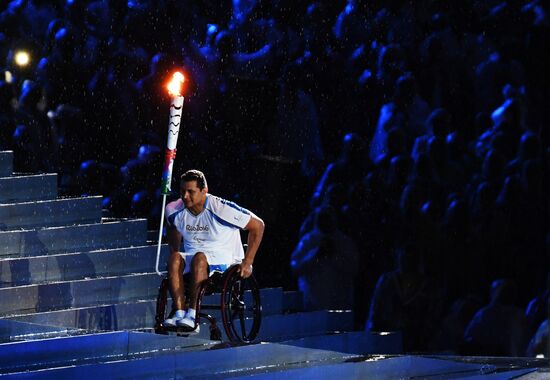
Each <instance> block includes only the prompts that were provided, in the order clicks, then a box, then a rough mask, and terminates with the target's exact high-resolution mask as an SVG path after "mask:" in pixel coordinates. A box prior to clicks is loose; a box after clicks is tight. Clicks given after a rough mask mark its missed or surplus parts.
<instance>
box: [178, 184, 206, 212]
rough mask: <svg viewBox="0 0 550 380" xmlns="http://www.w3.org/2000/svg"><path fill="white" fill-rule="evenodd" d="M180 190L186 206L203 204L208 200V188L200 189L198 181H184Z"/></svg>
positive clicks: (192, 206) (191, 206)
mask: <svg viewBox="0 0 550 380" xmlns="http://www.w3.org/2000/svg"><path fill="white" fill-rule="evenodd" d="M180 192H181V199H183V203H184V204H185V207H186V208H194V207H196V206H197V205H202V204H204V201H205V200H206V193H207V189H206V188H204V189H202V190H201V189H199V188H198V186H197V181H189V182H182V183H181V187H180Z"/></svg>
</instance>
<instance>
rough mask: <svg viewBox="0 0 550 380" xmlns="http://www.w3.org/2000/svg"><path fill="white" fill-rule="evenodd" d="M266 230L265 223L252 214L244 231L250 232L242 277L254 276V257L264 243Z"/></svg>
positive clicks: (242, 265)
mask: <svg viewBox="0 0 550 380" xmlns="http://www.w3.org/2000/svg"><path fill="white" fill-rule="evenodd" d="M264 228H265V224H264V221H263V220H261V219H260V218H258V217H257V216H256V215H254V214H252V213H251V218H250V220H249V221H248V223H247V224H246V226H245V227H244V229H245V230H247V231H248V241H247V243H248V247H247V249H246V252H245V254H244V260H243V262H242V263H241V268H240V271H241V276H242V277H243V278H247V277H250V275H251V274H252V263H253V262H254V257H255V256H256V252H258V247H259V246H260V243H261V241H262V237H263V235H264Z"/></svg>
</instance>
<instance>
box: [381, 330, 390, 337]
mask: <svg viewBox="0 0 550 380" xmlns="http://www.w3.org/2000/svg"><path fill="white" fill-rule="evenodd" d="M379 334H380V335H382V336H384V335H390V334H391V332H387V331H381V332H380V333H379Z"/></svg>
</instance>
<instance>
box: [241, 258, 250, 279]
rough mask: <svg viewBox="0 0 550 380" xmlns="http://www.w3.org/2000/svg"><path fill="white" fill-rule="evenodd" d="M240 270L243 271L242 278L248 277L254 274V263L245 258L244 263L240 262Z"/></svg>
mask: <svg viewBox="0 0 550 380" xmlns="http://www.w3.org/2000/svg"><path fill="white" fill-rule="evenodd" d="M239 266H240V268H239V272H240V273H241V277H242V278H248V277H250V275H251V274H252V263H249V262H248V261H246V260H243V261H242V263H240V264H239Z"/></svg>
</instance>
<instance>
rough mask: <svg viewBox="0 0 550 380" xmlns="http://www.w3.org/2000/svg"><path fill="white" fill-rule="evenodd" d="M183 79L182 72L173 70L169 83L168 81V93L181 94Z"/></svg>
mask: <svg viewBox="0 0 550 380" xmlns="http://www.w3.org/2000/svg"><path fill="white" fill-rule="evenodd" d="M184 81H185V77H184V76H183V74H182V73H180V72H179V71H177V72H175V73H174V74H173V75H172V80H171V81H170V83H168V86H166V87H167V88H168V93H169V94H170V95H173V96H181V88H182V85H183V82H184Z"/></svg>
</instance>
